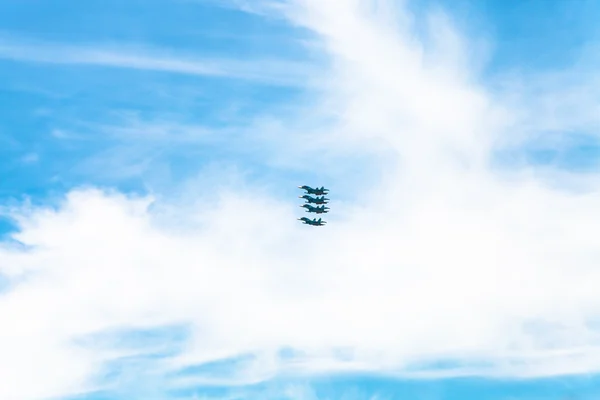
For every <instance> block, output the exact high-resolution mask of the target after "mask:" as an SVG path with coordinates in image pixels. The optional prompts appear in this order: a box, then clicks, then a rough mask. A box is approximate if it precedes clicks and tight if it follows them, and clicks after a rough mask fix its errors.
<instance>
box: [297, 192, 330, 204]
mask: <svg viewBox="0 0 600 400" xmlns="http://www.w3.org/2000/svg"><path fill="white" fill-rule="evenodd" d="M298 198H300V199H304V200H306V202H307V203H314V204H327V203H328V202H329V199H327V198H325V196H321V197H311V196H309V195H307V194H305V195H304V196H298Z"/></svg>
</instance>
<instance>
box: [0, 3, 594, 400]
mask: <svg viewBox="0 0 600 400" xmlns="http://www.w3.org/2000/svg"><path fill="white" fill-rule="evenodd" d="M286 5H287V6H288V7H289V8H284V9H282V11H283V12H284V15H285V16H286V18H288V19H289V20H290V22H291V23H293V24H296V25H300V26H302V27H304V28H305V29H308V30H310V31H312V32H313V33H314V34H315V36H316V37H318V38H319V40H320V41H321V42H320V44H321V45H322V46H323V49H324V51H326V54H327V55H328V56H329V57H330V58H331V60H330V61H331V68H329V69H324V70H322V71H319V72H318V73H317V76H316V77H315V79H317V80H318V81H320V82H327V84H326V85H325V86H324V87H322V88H320V90H319V91H316V92H315V94H314V95H315V97H314V98H312V99H310V101H307V103H306V104H304V105H305V106H307V107H312V108H311V109H312V110H314V114H313V113H310V112H307V113H306V114H305V115H303V116H302V118H303V120H302V119H293V120H282V121H280V123H281V125H282V126H283V127H289V129H290V130H291V131H292V132H297V131H298V130H300V128H299V127H307V126H312V130H311V131H310V132H309V134H307V135H308V136H306V137H309V136H310V135H315V137H316V135H317V134H318V135H319V137H321V138H322V139H320V141H317V142H316V144H314V143H313V146H314V147H312V148H311V147H309V146H305V147H298V148H290V147H289V144H288V145H283V142H285V140H281V139H280V141H279V142H276V143H281V145H279V146H274V145H272V143H273V142H272V140H274V137H272V136H270V135H262V136H259V137H258V138H257V139H256V140H257V142H258V143H261V141H264V143H265V145H266V146H267V148H269V149H272V152H273V154H272V155H270V156H268V157H277V152H278V151H284V152H287V153H286V154H289V155H296V156H298V157H301V156H302V155H303V154H304V153H306V154H313V153H314V154H316V153H319V154H328V152H329V154H331V153H333V154H340V153H336V151H338V152H339V148H342V149H343V151H348V152H349V153H350V152H352V151H356V150H357V149H362V150H363V152H364V149H369V150H372V149H378V148H380V147H377V146H374V145H373V143H374V142H376V143H378V146H379V145H381V144H385V153H382V154H385V157H383V156H382V157H381V158H380V159H379V162H378V167H379V168H381V170H382V171H384V172H383V173H382V177H381V180H379V181H377V182H375V184H374V186H375V187H373V190H372V191H371V192H368V193H364V194H362V196H361V198H360V199H359V201H355V202H346V203H344V202H337V203H335V204H334V203H332V210H335V211H332V213H331V222H330V223H329V224H328V226H327V227H326V229H320V230H308V229H306V228H307V227H305V226H300V225H297V224H296V222H297V221H296V217H297V208H298V207H297V204H295V203H293V202H292V201H288V200H287V199H281V198H279V197H277V196H274V195H269V194H268V193H270V191H269V185H263V184H254V183H253V182H248V181H246V179H245V178H244V177H239V176H235V175H233V176H232V175H229V174H228V173H225V172H222V173H214V172H215V171H212V174H211V173H207V175H205V176H201V177H200V178H198V179H197V180H195V181H194V182H192V183H191V184H189V185H188V186H184V189H182V191H180V192H179V193H178V195H177V196H175V195H172V196H166V197H164V196H163V197H161V199H160V201H154V199H152V198H130V197H127V196H124V195H122V194H118V193H106V192H102V191H98V190H95V189H91V190H78V191H74V192H72V193H70V194H69V196H68V197H67V198H66V200H65V202H64V203H63V204H61V205H60V206H59V207H57V208H56V209H53V210H51V209H42V208H16V209H14V210H11V211H10V212H9V214H10V215H11V217H13V218H15V219H16V220H17V222H18V223H19V226H20V231H19V233H17V234H15V236H14V238H15V239H17V240H19V241H20V242H21V243H23V244H25V245H26V246H28V248H30V250H28V251H21V250H17V249H12V248H3V249H2V250H1V251H0V266H2V267H1V269H0V272H1V273H2V274H5V275H7V276H9V277H11V279H12V280H13V281H14V282H17V283H15V284H14V287H12V288H11V290H10V291H8V292H7V293H5V294H4V295H3V296H2V297H0V316H3V318H5V317H4V316H6V318H7V321H10V323H6V324H5V323H2V326H5V325H6V326H8V329H3V330H2V331H0V354H3V355H4V354H6V355H8V356H6V357H4V358H3V359H2V360H0V376H4V377H8V378H7V381H9V382H12V384H11V386H9V387H8V389H6V388H0V397H2V398H20V399H35V398H43V396H50V395H60V394H65V393H69V392H72V391H76V390H84V389H86V388H87V387H88V385H89V382H86V378H89V377H90V376H93V372H95V371H97V369H98V367H99V365H101V364H102V363H103V362H106V361H110V360H111V359H112V358H114V355H112V354H110V352H109V351H107V350H106V349H104V350H102V351H101V350H98V349H97V348H90V347H84V346H76V345H74V341H75V339H78V338H81V337H86V336H88V335H92V334H97V333H98V332H106V331H110V330H114V329H115V328H123V327H127V328H130V329H142V328H144V329H146V328H153V327H162V326H169V325H174V324H183V325H186V326H188V327H189V331H190V338H189V340H188V341H187V342H186V344H185V349H184V350H183V351H181V352H180V353H179V354H177V356H174V357H171V358H168V359H167V360H164V362H162V363H161V368H163V369H162V370H161V371H164V372H165V374H166V373H167V372H169V373H174V374H176V373H177V372H181V371H182V369H184V368H187V367H189V366H191V365H192V366H193V365H196V366H197V365H201V364H203V363H207V362H211V361H215V360H223V359H228V358H230V359H233V360H234V361H235V360H238V357H240V355H247V354H250V355H251V356H250V357H249V358H248V359H247V360H246V359H244V360H242V362H237V363H236V362H234V363H233V364H235V365H234V366H235V367H234V368H230V369H227V372H226V373H225V374H224V376H214V375H212V376H211V374H207V376H203V375H202V374H197V375H196V378H197V380H194V379H193V378H189V379H190V380H191V382H190V380H187V378H180V377H179V378H178V377H175V378H174V379H173V380H172V381H170V382H168V383H165V385H167V386H168V385H172V386H174V387H178V388H181V387H189V386H193V385H194V384H198V380H200V381H201V382H202V383H204V384H209V383H211V382H212V383H215V384H223V383H224V382H225V383H226V384H228V385H234V384H243V383H248V382H256V381H262V380H267V379H270V378H273V377H276V376H279V374H282V373H285V372H288V373H294V374H310V373H315V372H323V371H325V372H334V371H341V370H351V371H368V372H376V373H382V374H390V375H395V376H408V377H431V376H438V377H439V376H463V375H484V376H513V377H514V376H519V377H523V376H547V375H560V374H567V373H581V372H584V371H585V372H595V371H598V370H599V369H600V357H599V356H598V355H599V354H600V353H599V352H598V350H599V349H600V347H599V344H600V341H599V339H600V336H599V334H600V331H599V330H598V327H597V325H596V321H597V320H598V318H599V317H600V297H599V296H598V295H597V287H598V286H599V285H600V272H598V269H597V264H598V260H599V259H600V253H599V251H598V249H600V228H599V226H600V225H598V224H597V220H598V219H599V218H600V212H599V211H598V210H599V209H598V204H599V202H600V185H599V182H600V180H599V177H600V176H599V175H598V174H597V173H595V172H594V173H590V174H588V175H586V176H580V175H577V174H575V173H566V172H564V171H559V170H556V169H552V168H551V169H549V170H547V171H546V174H547V175H546V176H543V177H541V176H540V175H539V174H538V171H537V170H536V169H535V168H534V167H533V166H529V167H528V168H526V169H524V170H517V171H504V170H503V171H498V170H496V169H493V168H492V167H491V166H490V164H491V159H492V158H493V154H494V152H495V151H497V150H498V148H497V142H498V138H502V137H503V136H504V135H510V134H511V129H512V127H513V126H514V123H515V121H518V119H519V115H520V114H519V111H520V110H518V109H515V104H514V103H511V102H508V101H506V99H504V98H503V97H502V96H501V95H499V94H497V93H495V92H494V91H492V90H490V89H488V88H486V87H484V86H483V85H482V84H481V83H478V80H477V76H475V74H474V73H473V72H472V71H473V70H472V69H471V68H472V66H473V65H476V64H477V60H473V59H472V58H471V56H470V55H469V53H468V51H466V49H468V43H467V42H466V39H464V38H462V37H461V36H460V34H459V32H457V31H456V29H455V27H453V26H452V24H451V22H450V20H449V19H447V18H442V17H441V16H440V14H436V15H434V17H432V18H431V19H429V21H430V22H431V23H430V25H429V28H430V31H429V33H430V37H431V38H433V39H431V40H430V41H428V42H427V43H428V44H427V45H426V44H425V41H424V40H417V39H416V36H415V35H414V34H413V33H412V31H410V29H408V28H409V27H410V23H409V22H410V21H411V20H412V17H411V16H410V15H408V14H407V13H406V12H405V11H404V10H403V9H400V8H396V7H394V4H393V3H392V2H388V1H331V2H326V3H324V2H322V1H316V0H314V1H313V0H302V1H301V0H298V1H294V2H292V1H290V2H287V3H286ZM280 11H281V10H280ZM415 18H416V17H415ZM323 110H326V111H323ZM586 115H587V114H586ZM569 117H572V116H569ZM313 118H314V119H313ZM582 118H584V117H582ZM585 118H587V117H585ZM323 121H327V123H323ZM588 122H589V121H588ZM311 137H312V136H311ZM275 140H277V139H275ZM269 144H271V146H272V147H268V145H269ZM332 146H335V147H337V148H338V150H336V149H332V148H331V147H332ZM392 156H393V157H392ZM336 162H339V158H336V159H335V160H334V159H333V158H332V159H330V160H329V161H328V163H329V164H331V165H333V164H334V163H336ZM352 162H353V160H348V162H347V164H352ZM326 163H327V162H326ZM321 166H322V164H320V165H319V167H321ZM314 169H315V171H312V172H314V173H318V171H317V168H316V167H315V168H314ZM340 179H345V180H348V181H351V182H352V184H356V185H357V187H358V188H360V187H362V185H363V184H364V185H366V184H370V182H368V181H366V180H364V181H363V180H361V179H356V178H355V177H354V176H352V174H347V175H346V176H343V177H341V178H340ZM571 179H577V182H578V184H579V187H578V191H576V192H575V191H572V190H569V189H565V185H566V184H570V183H571V181H570V180H571ZM549 181H550V182H551V183H552V184H548V182H549ZM198 182H199V183H198ZM290 185H292V186H295V185H296V183H295V182H294V183H290ZM331 197H334V192H332V194H331ZM57 321H60V322H57ZM40 332H44V334H43V335H41V334H40ZM32 344H33V346H32ZM282 349H292V350H290V352H291V355H288V356H284V355H282V353H281V350H282ZM23 354H26V355H27V356H29V358H28V357H24V356H23ZM39 354H41V355H42V356H39ZM34 356H35V358H36V360H38V362H37V363H36V369H35V370H33V372H31V370H29V369H27V368H28V367H29V364H28V363H27V361H26V360H30V359H32V358H33V357H34ZM441 362H447V364H446V365H450V367H448V368H440V367H439V364H440V363H441ZM436 365H437V367H436ZM423 366H425V367H423ZM48 370H51V371H56V372H55V375H47V371H48ZM58 371H60V372H58ZM44 374H46V375H44ZM32 375H33V376H34V378H35V379H34V380H35V381H36V382H37V383H36V385H35V386H34V385H31V384H30V382H31V378H32ZM161 376H164V375H162V374H161ZM2 390H4V392H2Z"/></svg>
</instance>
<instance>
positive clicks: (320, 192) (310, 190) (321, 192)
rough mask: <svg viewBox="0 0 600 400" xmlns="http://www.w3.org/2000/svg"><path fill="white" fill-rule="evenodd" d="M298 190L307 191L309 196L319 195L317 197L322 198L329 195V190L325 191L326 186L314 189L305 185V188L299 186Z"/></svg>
mask: <svg viewBox="0 0 600 400" xmlns="http://www.w3.org/2000/svg"><path fill="white" fill-rule="evenodd" d="M298 188H299V189H304V190H306V193H307V194H314V195H317V196H322V195H324V194H327V193H328V192H329V189H325V187H324V186H321V187H320V188H316V189H313V188H311V187H310V186H306V185H304V186H298Z"/></svg>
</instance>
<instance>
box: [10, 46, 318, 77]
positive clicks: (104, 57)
mask: <svg viewBox="0 0 600 400" xmlns="http://www.w3.org/2000/svg"><path fill="white" fill-rule="evenodd" d="M0 59H5V60H14V61H22V62H36V63H47V64H56V65H61V64H71V65H82V66H86V65H87V66H104V67H112V68H124V69H133V70H148V71H158V72H168V73H176V74H185V75H199V76H208V77H221V78H235V79H248V80H253V81H256V82H263V83H267V84H274V85H284V86H298V85H299V83H300V82H306V79H307V78H308V76H309V75H310V72H311V71H310V70H309V69H308V67H307V65H306V63H305V62H300V61H294V60H278V59H256V60H232V59H219V58H208V57H197V56H194V57H192V56H189V55H185V54H184V55H181V54H172V53H171V52H169V51H166V50H164V49H163V50H161V49H153V48H146V47H140V46H129V47H127V46H118V47H115V46H109V45H104V46H103V45H98V44H89V45H70V44H57V43H46V42H40V41H34V40H24V39H15V38H12V37H8V38H6V37H0Z"/></svg>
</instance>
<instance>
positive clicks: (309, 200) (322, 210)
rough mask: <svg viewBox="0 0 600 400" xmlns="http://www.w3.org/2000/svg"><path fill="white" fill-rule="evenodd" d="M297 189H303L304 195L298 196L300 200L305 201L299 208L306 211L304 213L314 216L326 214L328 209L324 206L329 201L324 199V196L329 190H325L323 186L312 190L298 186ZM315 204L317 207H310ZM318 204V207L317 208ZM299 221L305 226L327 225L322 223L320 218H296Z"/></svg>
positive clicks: (324, 222) (308, 187)
mask: <svg viewBox="0 0 600 400" xmlns="http://www.w3.org/2000/svg"><path fill="white" fill-rule="evenodd" d="M298 188H299V189H304V190H305V191H306V194H305V195H303V196H298V198H300V199H304V200H306V202H305V204H302V205H301V206H300V207H302V208H304V209H306V212H309V213H315V214H326V213H328V212H329V211H328V210H329V207H326V206H325V204H327V203H328V202H329V199H328V198H326V197H325V195H326V194H327V193H328V192H329V189H325V187H324V186H321V187H320V188H316V189H313V188H311V187H310V186H306V185H304V186H298ZM311 194H312V195H315V196H321V197H312V196H310V195H311ZM311 204H317V207H315V206H313V205H311ZM319 204H320V206H319ZM298 220H299V221H302V222H303V223H304V224H306V225H312V226H323V225H325V224H326V223H327V221H323V220H322V218H319V219H316V218H313V219H310V218H307V217H302V218H298Z"/></svg>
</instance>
